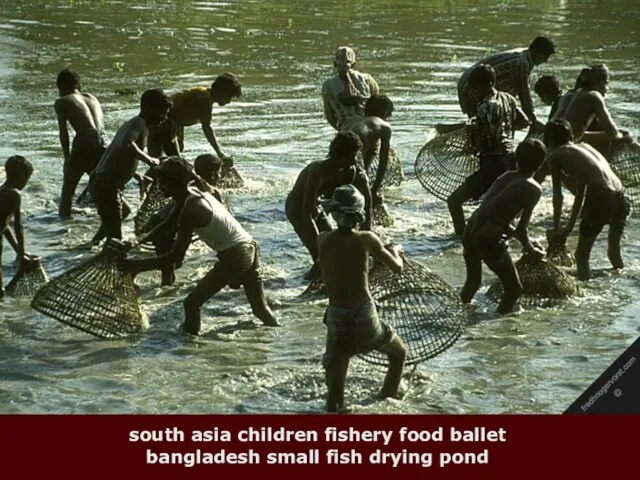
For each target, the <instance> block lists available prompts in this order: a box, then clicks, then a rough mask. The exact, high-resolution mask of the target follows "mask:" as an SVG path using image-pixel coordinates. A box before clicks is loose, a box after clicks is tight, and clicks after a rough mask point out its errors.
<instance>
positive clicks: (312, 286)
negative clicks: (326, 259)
mask: <svg viewBox="0 0 640 480" xmlns="http://www.w3.org/2000/svg"><path fill="white" fill-rule="evenodd" d="M320 296H322V297H326V296H327V289H326V287H325V285H324V281H323V280H322V277H321V276H318V277H316V278H314V279H313V280H311V283H309V285H308V286H307V288H305V290H304V292H302V293H301V294H300V298H309V299H311V298H313V297H320Z"/></svg>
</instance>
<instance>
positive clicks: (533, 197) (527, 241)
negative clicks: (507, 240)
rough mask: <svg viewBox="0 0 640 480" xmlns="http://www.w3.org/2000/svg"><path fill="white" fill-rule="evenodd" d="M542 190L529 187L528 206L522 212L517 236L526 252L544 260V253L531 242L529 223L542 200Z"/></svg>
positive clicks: (516, 232) (516, 231)
mask: <svg viewBox="0 0 640 480" xmlns="http://www.w3.org/2000/svg"><path fill="white" fill-rule="evenodd" d="M540 195H541V190H540V188H539V187H536V186H533V185H529V193H528V195H527V200H526V206H525V208H524V209H523V211H522V215H521V217H520V221H519V222H518V226H517V227H516V230H515V235H516V238H517V239H518V240H520V243H521V244H522V247H523V248H524V252H525V253H526V254H528V255H531V256H533V257H539V258H542V256H543V255H544V251H542V250H540V249H539V248H537V247H536V246H534V245H533V243H532V242H531V238H529V231H528V227H529V221H530V220H531V214H532V213H533V209H534V208H535V206H536V205H537V204H538V201H539V200H540Z"/></svg>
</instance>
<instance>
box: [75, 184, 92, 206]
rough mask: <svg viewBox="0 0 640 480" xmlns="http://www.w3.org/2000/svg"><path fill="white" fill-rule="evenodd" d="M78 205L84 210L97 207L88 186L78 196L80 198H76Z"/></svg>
mask: <svg viewBox="0 0 640 480" xmlns="http://www.w3.org/2000/svg"><path fill="white" fill-rule="evenodd" d="M76 205H77V206H79V207H82V208H91V207H95V206H96V204H95V202H94V201H93V197H92V196H91V193H90V192H89V187H88V186H87V187H86V188H85V189H84V190H83V191H82V193H81V194H80V195H78V198H76Z"/></svg>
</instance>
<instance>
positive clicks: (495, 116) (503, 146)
mask: <svg viewBox="0 0 640 480" xmlns="http://www.w3.org/2000/svg"><path fill="white" fill-rule="evenodd" d="M517 115H518V105H517V103H516V99H515V98H514V97H513V96H512V95H510V94H508V93H505V92H498V91H497V90H496V89H495V88H494V89H493V92H492V93H491V95H490V96H488V97H487V98H485V99H484V100H482V101H480V102H479V103H478V114H477V115H476V121H475V124H473V128H472V129H471V132H470V133H471V142H472V144H473V146H474V147H475V148H476V149H477V150H478V152H479V153H481V154H485V155H508V154H511V153H513V152H514V150H515V145H514V141H513V137H514V131H515V129H514V126H513V124H514V123H515V122H516V117H517Z"/></svg>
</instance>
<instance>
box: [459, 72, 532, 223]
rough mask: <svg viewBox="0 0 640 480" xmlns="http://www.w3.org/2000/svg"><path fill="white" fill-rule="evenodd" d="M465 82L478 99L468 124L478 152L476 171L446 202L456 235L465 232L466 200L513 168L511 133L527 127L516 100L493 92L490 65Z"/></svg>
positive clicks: (478, 197)
mask: <svg viewBox="0 0 640 480" xmlns="http://www.w3.org/2000/svg"><path fill="white" fill-rule="evenodd" d="M468 81H469V85H470V86H471V88H472V90H473V94H474V96H475V97H476V98H478V99H479V101H478V108H477V115H476V117H475V119H473V122H471V123H469V125H468V131H469V136H470V139H471V144H472V145H473V147H474V148H475V149H476V151H477V152H478V157H479V169H478V170H477V171H476V172H475V173H473V174H472V175H470V176H469V177H468V178H467V179H466V180H465V181H464V183H463V184H462V185H460V186H459V187H458V188H457V189H456V190H455V191H454V192H453V193H452V194H451V195H450V196H449V198H448V199H447V204H448V207H449V212H450V213H451V219H452V220H453V227H454V230H455V233H456V235H462V233H463V232H464V222H465V219H464V211H463V209H462V205H463V204H464V203H465V202H466V201H467V200H469V199H474V200H478V199H480V197H482V195H484V194H485V193H486V192H487V190H489V187H491V184H492V183H493V182H494V180H495V179H496V178H498V177H499V176H500V175H502V174H503V173H504V172H506V171H507V170H511V169H512V168H514V167H515V160H514V156H513V152H514V132H515V130H517V129H521V128H525V127H526V126H527V125H528V120H527V117H526V116H525V115H524V113H523V112H522V110H521V109H520V107H518V105H517V103H516V99H515V98H514V97H512V96H511V95H510V94H508V93H506V92H500V91H498V90H496V88H495V82H496V76H495V71H494V70H493V68H492V67H491V65H478V66H477V67H476V68H475V69H474V70H473V71H472V72H471V74H470V75H469V80H468Z"/></svg>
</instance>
